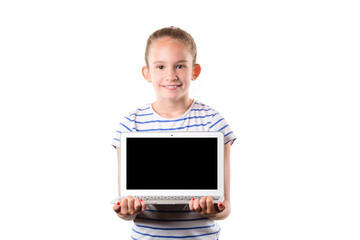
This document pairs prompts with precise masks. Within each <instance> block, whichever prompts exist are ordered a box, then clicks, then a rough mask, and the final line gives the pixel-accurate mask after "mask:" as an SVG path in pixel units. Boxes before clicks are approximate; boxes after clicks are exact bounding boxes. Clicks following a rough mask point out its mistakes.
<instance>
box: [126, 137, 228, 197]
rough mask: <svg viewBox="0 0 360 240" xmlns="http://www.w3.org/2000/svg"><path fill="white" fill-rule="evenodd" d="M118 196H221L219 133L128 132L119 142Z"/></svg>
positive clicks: (222, 180) (220, 139)
mask: <svg viewBox="0 0 360 240" xmlns="http://www.w3.org/2000/svg"><path fill="white" fill-rule="evenodd" d="M119 167H120V169H119V172H120V179H119V180H120V184H119V186H120V196H127V195H130V196H218V197H222V196H223V195H224V135H223V133H221V132H129V133H122V134H121V139H120V165H119Z"/></svg>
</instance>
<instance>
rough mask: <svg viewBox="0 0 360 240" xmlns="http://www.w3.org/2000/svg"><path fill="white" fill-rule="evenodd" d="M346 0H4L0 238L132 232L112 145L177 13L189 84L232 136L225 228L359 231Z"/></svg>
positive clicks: (235, 231) (297, 233)
mask: <svg viewBox="0 0 360 240" xmlns="http://www.w3.org/2000/svg"><path fill="white" fill-rule="evenodd" d="M356 2H357V1H346V0H343V1H336V0H334V1H320V0H312V1H308V0H303V1H280V0H275V1H261V0H254V1H226V0H223V1H187V0H183V1H176V2H173V1H156V0H153V1H123V2H121V1H106V0H103V1H95V0H94V1H80V0H71V1H68V0H63V1H39V0H34V1H16V0H14V1H1V3H0V35H1V37H0V79H1V85H0V104H1V117H0V121H1V124H0V128H1V129H0V130H1V132H0V138H1V145H0V148H1V151H0V154H1V155H0V159H1V165H0V180H1V181H0V184H1V196H2V197H1V200H0V201H1V204H0V218H1V231H0V238H1V239H39V240H42V239H129V235H130V233H131V225H132V223H131V222H124V221H122V220H120V219H118V218H117V217H116V215H115V214H114V213H113V210H112V205H111V204H110V203H109V202H110V201H111V200H112V199H113V198H114V197H115V196H116V194H117V183H116V180H117V175H116V174H117V171H116V165H117V163H116V154H115V150H114V149H113V148H112V147H111V146H110V144H111V140H112V137H113V133H114V131H115V130H116V128H117V124H118V121H119V120H120V119H121V117H122V116H123V115H124V114H126V113H128V112H129V111H131V110H133V109H134V108H136V107H139V106H141V105H143V104H145V103H148V102H152V101H154V99H155V95H154V90H153V89H152V86H151V85H149V84H148V83H146V82H145V80H143V78H142V75H141V67H142V65H143V64H144V60H143V55H144V50H145V43H146V39H147V37H148V36H149V35H150V34H151V33H152V32H153V31H155V30H157V29H159V28H161V27H165V26H171V25H173V26H178V27H181V28H183V29H185V30H187V31H188V32H189V33H190V34H192V36H193V37H194V38H195V41H196V43H197V46H198V56H199V57H198V60H199V63H200V64H201V65H202V73H201V75H200V77H199V79H198V81H196V82H195V83H193V86H192V90H191V97H194V98H196V99H198V100H200V101H202V102H204V103H206V104H209V105H210V106H212V107H213V108H215V109H217V110H218V111H219V112H220V113H221V114H222V115H223V116H224V117H225V118H226V119H227V121H228V123H229V124H230V125H231V127H232V129H233V131H234V132H235V133H236V135H237V137H238V139H237V141H236V142H235V143H234V145H233V147H232V150H231V151H232V155H231V173H232V175H231V178H232V180H231V196H232V199H231V200H232V214H231V215H230V217H229V218H227V219H226V220H224V221H221V222H220V224H221V226H222V234H221V239H246V240H250V239H254V240H257V239H259V240H260V239H277V240H281V239H348V240H349V239H359V238H360V231H359V226H360V217H359V216H360V205H359V202H360V193H359V189H360V184H359V183H360V175H359V171H360V167H359V160H360V152H359V146H360V137H359V136H360V127H359V122H360V113H359V109H360V108H359V107H360V106H359V102H360V97H359V92H360V88H359V80H360V73H359V72H360V71H359V66H360V58H359V56H360V47H359V42H360V34H359V29H360V24H359V23H360V17H359V16H360V15H359V12H360V9H359V6H358V5H357V4H356Z"/></svg>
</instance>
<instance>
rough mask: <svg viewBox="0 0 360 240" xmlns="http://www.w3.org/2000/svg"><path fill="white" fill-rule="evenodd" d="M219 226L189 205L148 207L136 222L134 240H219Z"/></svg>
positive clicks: (133, 230) (133, 233) (133, 229)
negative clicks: (191, 208) (193, 210)
mask: <svg viewBox="0 0 360 240" xmlns="http://www.w3.org/2000/svg"><path fill="white" fill-rule="evenodd" d="M219 235H220V227H219V225H218V224H217V223H216V222H214V221H213V220H210V219H208V218H205V217H203V216H202V215H200V214H198V213H196V212H192V211H190V210H189V207H188V205H175V206H174V205H148V206H147V210H146V211H145V212H144V213H141V214H139V215H138V217H137V218H136V219H135V220H134V226H133V228H132V239H139V240H140V239H141V240H150V239H151V240H157V239H201V240H205V239H209V240H210V239H212V240H214V239H218V237H219Z"/></svg>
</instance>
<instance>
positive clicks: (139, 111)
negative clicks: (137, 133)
mask: <svg viewBox="0 0 360 240" xmlns="http://www.w3.org/2000/svg"><path fill="white" fill-rule="evenodd" d="M152 114H153V111H152V110H151V104H150V103H147V104H145V105H143V106H141V107H139V108H136V109H135V110H133V111H131V112H129V113H128V114H127V115H125V118H129V119H133V120H134V119H136V118H139V117H144V116H149V115H152Z"/></svg>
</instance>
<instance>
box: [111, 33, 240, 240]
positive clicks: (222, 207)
mask: <svg viewBox="0 0 360 240" xmlns="http://www.w3.org/2000/svg"><path fill="white" fill-rule="evenodd" d="M196 54H197V52H196V45H195V42H194V39H193V38H192V37H191V35H190V34H188V33H187V32H185V31H183V30H181V29H179V28H175V27H170V28H163V29H160V30H158V31H156V32H154V33H153V34H152V35H151V36H150V37H149V39H148V41H147V46H146V51H145V62H146V66H144V67H143V68H142V74H143V76H144V78H145V79H146V81H148V82H149V83H152V85H153V87H154V89H155V93H156V101H155V102H154V103H152V104H147V105H145V106H143V107H141V108H138V109H136V110H135V111H133V112H131V113H130V114H129V115H127V116H125V118H124V119H123V120H122V121H121V122H120V124H119V128H118V131H117V132H116V136H115V138H114V139H113V146H114V147H116V149H117V157H118V163H119V158H120V152H119V145H120V140H119V139H120V134H121V133H123V132H129V131H131V132H133V131H221V132H223V133H224V138H225V199H224V201H223V202H219V203H218V204H214V203H213V200H212V198H211V197H202V198H201V199H192V200H191V201H190V202H189V204H186V205H146V203H145V201H142V199H137V198H132V197H131V196H128V197H127V198H124V199H122V200H121V201H120V202H118V203H117V204H115V205H114V206H113V209H114V211H115V212H116V214H117V215H118V216H119V217H120V218H121V219H124V220H133V221H134V226H133V229H132V230H133V233H132V237H131V238H132V239H153V240H154V239H176V238H192V239H218V236H219V234H220V227H219V225H218V224H217V223H216V222H214V220H221V219H225V218H226V217H227V216H228V215H229V214H230V146H231V144H232V143H233V141H234V140H235V139H236V137H235V135H234V133H233V132H232V131H231V129H230V127H229V125H228V124H227V123H226V121H225V119H224V118H223V117H222V116H221V115H220V114H219V113H218V112H217V111H215V110H214V109H212V108H211V107H209V106H207V105H205V104H203V103H201V102H199V101H197V100H194V99H190V98H189V87H190V83H191V81H195V80H196V79H197V77H198V76H199V74H200V71H201V67H200V65H199V64H197V63H196ZM194 147H196V146H194ZM174 154H176V153H174ZM189 167H191V166H189ZM199 171H202V169H199ZM195 181H206V179H196V178H194V182H195Z"/></svg>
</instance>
